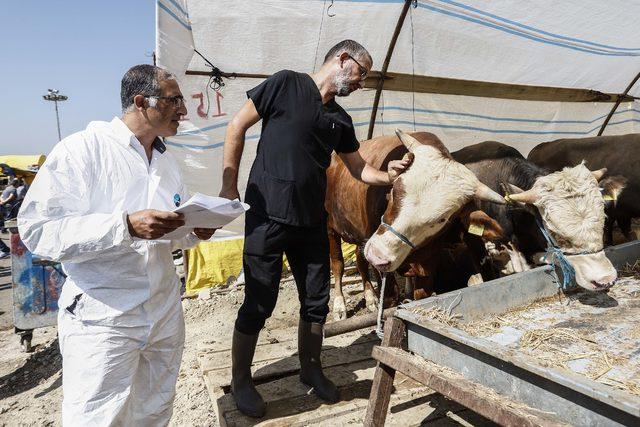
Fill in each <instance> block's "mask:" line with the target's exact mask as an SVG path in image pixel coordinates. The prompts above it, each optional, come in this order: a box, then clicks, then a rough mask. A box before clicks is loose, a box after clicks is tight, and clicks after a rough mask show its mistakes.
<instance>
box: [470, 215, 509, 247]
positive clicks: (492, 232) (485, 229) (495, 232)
mask: <svg viewBox="0 0 640 427" xmlns="http://www.w3.org/2000/svg"><path fill="white" fill-rule="evenodd" d="M467 212H468V214H466V213H464V214H463V216H462V217H461V220H462V223H463V224H464V227H465V230H466V231H467V232H468V233H471V234H475V235H476V236H480V237H482V239H483V240H485V241H490V242H499V241H502V240H504V238H505V234H504V230H503V229H502V227H501V226H500V224H499V223H498V221H496V220H495V219H493V218H491V217H490V216H489V215H487V214H486V213H485V212H484V211H483V210H480V209H476V210H469V211H467Z"/></svg>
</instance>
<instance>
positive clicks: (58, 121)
mask: <svg viewBox="0 0 640 427" xmlns="http://www.w3.org/2000/svg"><path fill="white" fill-rule="evenodd" d="M53 103H54V104H55V106H56V123H57V124H58V141H61V140H62V135H61V134H60V116H59V115H58V100H54V101H53Z"/></svg>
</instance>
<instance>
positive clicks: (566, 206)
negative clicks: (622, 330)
mask: <svg viewBox="0 0 640 427" xmlns="http://www.w3.org/2000/svg"><path fill="white" fill-rule="evenodd" d="M605 172H606V169H600V170H597V171H593V172H591V171H589V169H587V167H586V166H585V165H584V163H581V164H579V165H578V166H575V167H572V168H565V169H563V170H562V171H559V172H554V173H552V174H549V175H546V176H541V177H539V178H538V179H536V181H535V182H534V184H533V187H532V188H531V189H530V190H527V191H522V190H520V189H518V188H517V187H515V186H511V187H512V190H515V191H516V194H511V195H510V196H509V198H510V199H511V200H513V201H515V202H518V203H525V204H529V205H533V206H535V207H537V208H538V211H539V212H540V216H541V217H542V221H543V223H544V226H545V228H546V229H547V231H548V232H549V233H550V234H551V236H552V237H553V238H554V239H555V241H556V243H557V244H558V246H559V247H560V249H562V251H563V252H564V253H565V254H567V255H568V256H567V259H568V260H569V262H570V263H571V265H572V266H573V268H574V269H575V271H576V282H577V284H578V285H580V286H581V287H583V288H585V289H589V290H602V289H607V288H609V287H611V286H612V285H613V284H614V282H615V281H616V279H617V273H616V270H615V268H614V267H613V265H612V264H611V261H609V259H608V258H607V257H606V256H605V254H604V251H603V250H602V249H603V242H602V236H603V229H604V219H605V217H604V201H603V198H602V195H601V193H600V188H599V186H598V181H599V180H600V179H602V176H603V175H604V174H605ZM572 254H573V255H572Z"/></svg>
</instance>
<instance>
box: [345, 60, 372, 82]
mask: <svg viewBox="0 0 640 427" xmlns="http://www.w3.org/2000/svg"><path fill="white" fill-rule="evenodd" d="M349 58H351V59H353V62H355V63H356V64H357V65H358V71H359V72H360V78H361V79H362V80H364V79H365V78H367V74H369V70H367V69H366V68H364V67H363V66H362V64H360V63H359V62H358V61H356V58H354V57H353V56H351V55H349Z"/></svg>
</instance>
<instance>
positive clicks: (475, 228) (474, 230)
mask: <svg viewBox="0 0 640 427" xmlns="http://www.w3.org/2000/svg"><path fill="white" fill-rule="evenodd" d="M468 231H469V234H475V235H476V236H482V234H483V233H484V225H482V224H477V223H473V222H472V223H471V224H469V230H468Z"/></svg>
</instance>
